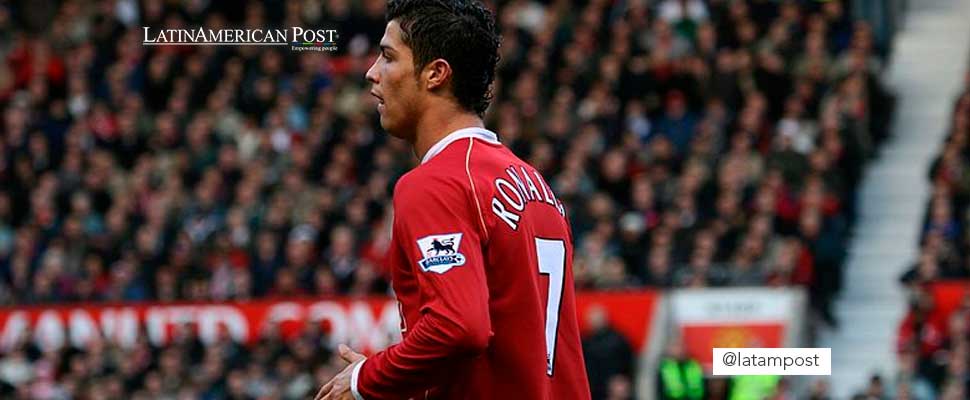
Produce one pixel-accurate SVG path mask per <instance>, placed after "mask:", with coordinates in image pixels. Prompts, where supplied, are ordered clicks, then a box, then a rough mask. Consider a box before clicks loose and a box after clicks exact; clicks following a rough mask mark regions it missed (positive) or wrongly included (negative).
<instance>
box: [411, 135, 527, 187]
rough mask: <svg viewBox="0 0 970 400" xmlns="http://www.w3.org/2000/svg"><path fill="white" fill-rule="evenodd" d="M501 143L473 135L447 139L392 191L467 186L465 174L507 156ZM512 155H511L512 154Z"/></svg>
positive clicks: (474, 174) (478, 171) (475, 173)
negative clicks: (451, 139)
mask: <svg viewBox="0 0 970 400" xmlns="http://www.w3.org/2000/svg"><path fill="white" fill-rule="evenodd" d="M503 150H504V146H502V145H501V144H492V143H488V142H485V141H482V140H477V139H472V138H468V139H461V140H456V141H455V142H453V143H450V144H449V145H448V146H447V147H445V148H444V149H443V150H442V151H441V152H440V153H438V154H437V155H435V156H434V157H433V158H431V159H430V160H428V161H427V162H425V163H423V164H421V165H418V166H417V167H415V168H414V169H412V170H411V171H409V172H408V173H406V174H404V176H402V177H401V179H399V180H398V183H397V185H396V186H395V188H394V192H395V194H397V193H408V192H412V191H423V190H427V189H432V188H434V189H436V190H439V189H446V190H448V189H450V190H461V191H464V190H468V189H469V177H470V176H471V177H476V176H478V175H480V174H481V173H483V172H485V171H487V170H490V169H492V168H490V166H491V165H492V164H494V165H499V164H501V163H502V160H507V159H509V158H508V157H509V154H510V153H509V152H507V151H503ZM512 157H513V158H514V156H512Z"/></svg>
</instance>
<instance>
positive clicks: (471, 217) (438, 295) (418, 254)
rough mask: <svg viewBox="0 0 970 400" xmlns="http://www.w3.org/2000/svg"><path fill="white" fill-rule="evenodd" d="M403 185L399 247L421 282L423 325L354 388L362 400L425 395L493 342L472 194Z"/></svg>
mask: <svg viewBox="0 0 970 400" xmlns="http://www.w3.org/2000/svg"><path fill="white" fill-rule="evenodd" d="M461 184H462V182H460V181H451V180H448V179H444V178H441V179H434V178H432V179H420V180H417V179H413V180H410V181H406V178H405V179H402V181H401V182H400V183H399V185H398V187H397V188H396V190H395V192H396V193H395V195H394V207H395V208H394V219H395V222H394V233H393V235H394V238H393V240H394V245H395V246H397V248H396V249H395V251H401V252H403V253H404V254H405V255H406V258H407V260H408V261H409V263H410V266H411V267H412V269H413V271H414V274H415V275H416V276H417V279H418V282H419V287H420V291H421V298H422V302H423V304H422V305H421V307H420V312H421V317H420V318H419V319H418V321H417V323H415V324H414V325H413V326H408V333H407V335H406V336H405V338H404V340H403V341H402V342H401V343H399V344H397V345H395V346H391V347H390V348H388V349H387V350H385V351H383V352H380V353H378V354H376V355H375V356H373V357H371V358H369V359H367V360H366V361H365V362H364V363H363V364H362V365H361V366H359V367H358V368H357V371H356V373H355V374H354V377H353V378H352V380H351V385H352V391H353V393H354V395H355V397H356V398H358V399H367V400H379V399H399V398H408V397H409V396H414V395H419V394H420V393H422V392H423V391H424V390H427V389H428V388H430V387H431V386H433V384H434V383H435V377H436V376H440V375H442V373H445V372H447V371H449V368H452V366H453V365H454V364H455V361H456V360H460V359H463V358H466V357H471V356H474V355H476V354H479V353H481V352H483V351H484V350H485V348H486V347H487V345H488V341H489V338H490V336H491V322H490V318H489V314H488V287H487V285H486V280H485V271H484V266H483V255H482V239H481V236H482V233H481V231H482V229H484V228H480V227H481V226H482V225H480V224H479V221H481V219H480V218H481V216H480V215H479V214H478V212H479V211H478V209H477V208H476V206H475V205H474V199H473V198H471V197H470V196H471V195H470V193H471V192H470V191H469V189H468V186H467V184H466V186H464V187H462V186H461Z"/></svg>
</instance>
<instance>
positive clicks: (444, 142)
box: [421, 127, 498, 164]
mask: <svg viewBox="0 0 970 400" xmlns="http://www.w3.org/2000/svg"><path fill="white" fill-rule="evenodd" d="M464 138H476V139H481V140H484V141H486V142H489V143H498V135H496V134H495V132H492V131H490V130H488V129H485V128H479V127H471V128H462V129H459V130H457V131H454V132H451V133H449V134H448V135H447V136H445V137H443V138H441V140H439V141H438V143H435V144H434V146H431V148H430V149H428V152H427V153H425V154H424V158H422V159H421V164H424V163H426V162H428V160H430V159H431V158H433V157H434V156H436V155H438V153H440V152H441V151H442V150H444V149H445V147H448V145H449V144H451V143H452V142H454V141H456V140H458V139H464Z"/></svg>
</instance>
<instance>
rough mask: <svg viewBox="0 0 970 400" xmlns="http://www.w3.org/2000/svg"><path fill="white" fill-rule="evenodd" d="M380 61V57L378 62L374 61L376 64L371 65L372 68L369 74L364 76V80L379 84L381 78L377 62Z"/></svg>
mask: <svg viewBox="0 0 970 400" xmlns="http://www.w3.org/2000/svg"><path fill="white" fill-rule="evenodd" d="M379 60H380V57H378V58H377V60H374V63H373V64H371V66H370V68H368V69H367V74H365V75H364V78H365V79H367V81H368V82H371V83H374V84H377V83H378V79H379V78H380V77H379V76H378V75H377V62H378V61H379Z"/></svg>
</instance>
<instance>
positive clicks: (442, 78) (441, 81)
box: [424, 58, 451, 90]
mask: <svg viewBox="0 0 970 400" xmlns="http://www.w3.org/2000/svg"><path fill="white" fill-rule="evenodd" d="M424 75H425V77H426V80H425V82H426V83H425V88H426V89H428V90H435V89H437V88H440V87H443V86H444V85H445V84H447V83H448V80H449V79H451V65H450V64H448V61H445V60H444V59H443V58H439V59H436V60H433V61H431V62H430V63H428V65H426V66H425V67H424Z"/></svg>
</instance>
